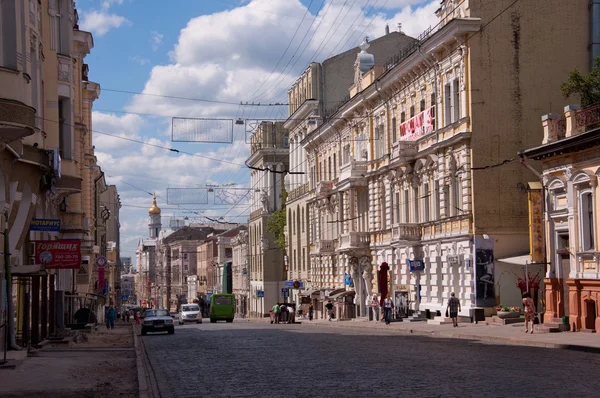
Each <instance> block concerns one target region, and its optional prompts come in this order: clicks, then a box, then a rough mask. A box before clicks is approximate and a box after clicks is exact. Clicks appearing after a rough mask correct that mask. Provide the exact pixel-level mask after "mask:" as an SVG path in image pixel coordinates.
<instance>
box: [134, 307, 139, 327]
mask: <svg viewBox="0 0 600 398" xmlns="http://www.w3.org/2000/svg"><path fill="white" fill-rule="evenodd" d="M133 316H134V318H135V324H136V325H139V324H140V312H139V311H138V310H133Z"/></svg>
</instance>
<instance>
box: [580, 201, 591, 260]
mask: <svg viewBox="0 0 600 398" xmlns="http://www.w3.org/2000/svg"><path fill="white" fill-rule="evenodd" d="M579 206H580V209H581V210H580V215H579V218H580V224H581V250H592V249H594V247H595V244H594V242H595V241H594V239H595V238H594V198H593V196H592V192H590V191H584V192H583V193H582V194H581V197H580V203H579Z"/></svg>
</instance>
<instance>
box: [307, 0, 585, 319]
mask: <svg viewBox="0 0 600 398" xmlns="http://www.w3.org/2000/svg"><path fill="white" fill-rule="evenodd" d="M533 3H535V2H532V3H523V2H520V3H515V4H512V5H511V2H509V1H498V2H496V3H495V5H496V7H483V2H481V1H473V0H472V1H465V2H461V3H457V2H453V1H450V0H445V1H442V4H441V6H440V9H439V10H438V11H437V15H438V17H439V19H440V26H438V27H437V30H428V31H426V32H424V33H423V34H422V35H421V36H420V37H419V39H418V42H417V43H416V44H415V45H414V46H412V47H411V48H409V49H408V50H407V51H404V52H402V53H401V54H399V55H398V56H396V57H394V58H393V59H392V60H391V61H387V60H386V61H384V62H381V60H380V61H378V59H377V57H376V56H375V57H373V55H372V54H371V53H370V52H369V46H368V43H366V42H365V43H363V45H362V46H361V49H362V51H361V53H359V54H358V55H356V58H355V59H356V63H355V69H354V71H355V75H354V82H353V83H354V84H349V85H348V86H347V87H348V90H349V95H350V100H348V101H346V102H345V103H343V104H342V105H341V106H339V107H338V108H337V109H336V110H335V111H334V112H332V113H330V114H326V115H324V118H323V120H322V123H321V124H320V125H319V127H318V128H316V129H315V130H314V131H313V132H312V133H310V134H308V135H307V136H306V137H304V138H303V140H302V145H303V146H304V148H305V149H306V151H307V153H308V163H309V181H310V182H309V190H310V191H309V200H308V217H309V222H310V231H309V242H310V247H311V279H312V284H313V285H314V286H317V287H318V289H319V290H320V293H317V292H314V291H311V292H310V294H311V296H312V297H313V298H314V297H319V296H320V297H324V296H329V297H330V298H333V299H334V300H335V301H336V302H337V303H338V304H339V305H338V308H340V313H341V314H342V315H344V314H346V315H347V316H349V317H352V316H363V317H364V316H367V315H368V312H369V311H368V307H369V304H370V302H371V300H372V299H373V297H374V296H375V297H376V298H377V299H378V300H381V299H382V295H386V294H387V295H390V296H392V297H393V298H394V299H395V300H396V311H398V312H402V313H403V315H406V314H407V313H408V312H409V311H424V310H430V311H432V312H433V313H434V314H435V313H436V312H438V311H439V313H441V312H443V309H444V305H445V303H446V300H447V298H448V297H449V296H450V293H452V292H454V293H456V296H457V298H458V299H459V300H460V301H461V307H462V311H461V315H469V311H470V309H471V308H475V307H483V308H486V309H488V311H490V312H491V311H493V307H494V306H495V305H496V304H497V303H498V302H499V301H500V300H501V298H500V297H499V295H498V292H499V288H498V286H499V285H498V284H499V280H500V278H499V275H497V274H496V270H495V267H494V264H495V258H499V257H511V256H516V255H518V254H522V253H524V252H527V250H528V249H529V248H528V244H527V242H528V221H529V220H528V215H527V195H526V193H524V190H522V189H519V186H521V185H522V184H523V181H525V182H526V181H527V178H526V173H528V172H527V171H526V170H525V169H524V168H522V167H521V166H520V165H519V164H518V162H515V161H514V157H515V155H514V154H515V153H516V152H517V151H518V150H519V149H522V148H523V147H525V145H526V144H527V143H530V144H533V143H535V142H537V140H538V139H540V137H541V136H542V131H541V128H540V126H539V122H538V120H539V119H538V117H539V115H536V114H535V112H533V111H532V109H536V108H539V107H545V106H548V104H549V101H550V102H551V103H552V104H553V106H558V105H559V104H562V103H564V99H563V98H562V95H561V92H560V90H559V88H558V85H556V86H552V85H548V84H547V82H548V81H560V80H561V79H564V78H566V76H565V74H564V71H567V70H572V69H573V68H574V67H578V68H580V69H583V70H586V67H587V65H589V56H590V54H589V52H588V49H587V47H586V43H587V42H588V41H589V27H585V26H581V25H580V24H577V23H573V24H570V23H567V24H565V25H566V26H568V27H566V28H565V29H567V31H568V33H566V32H557V31H556V30H554V29H553V28H552V24H551V23H549V22H548V21H550V20H552V21H581V20H588V18H589V10H588V8H587V6H585V5H584V4H580V5H577V6H575V5H574V6H573V7H569V9H568V10H565V9H564V8H563V7H561V6H560V2H559V1H550V4H547V5H546V7H544V10H543V12H542V13H540V9H539V7H538V6H536V5H535V4H533ZM509 6H510V12H508V13H500V11H501V10H502V9H503V8H506V7H509ZM499 13H500V14H499ZM482 27H485V29H482ZM515 37H516V38H517V41H516V42H515ZM592 41H593V40H592ZM547 43H552V46H553V53H556V54H560V56H557V57H556V58H553V59H552V62H551V63H548V64H547V65H546V67H545V68H543V69H540V68H539V65H538V61H537V60H539V57H541V56H542V54H546V52H545V51H546V50H545V49H547V47H548V44H547ZM524 76H527V78H526V79H525V78H523V77H524ZM507 79H508V80H507ZM507 81H508V82H510V84H509V86H510V87H508V86H507ZM500 126H502V127H500ZM514 289H517V288H516V287H515V288H514ZM352 311H355V313H354V314H352ZM399 315H402V314H399Z"/></svg>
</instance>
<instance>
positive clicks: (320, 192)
mask: <svg viewBox="0 0 600 398" xmlns="http://www.w3.org/2000/svg"><path fill="white" fill-rule="evenodd" d="M331 191H333V181H320V182H319V183H318V184H317V198H323V197H327V196H330V195H331Z"/></svg>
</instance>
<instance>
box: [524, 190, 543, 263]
mask: <svg viewBox="0 0 600 398" xmlns="http://www.w3.org/2000/svg"><path fill="white" fill-rule="evenodd" d="M527 195H528V196H529V198H528V199H529V246H530V247H529V250H530V253H531V254H530V256H531V261H532V262H534V263H542V262H544V257H545V256H544V214H543V195H542V190H541V189H535V190H530V191H529V192H528V193H527Z"/></svg>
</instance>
